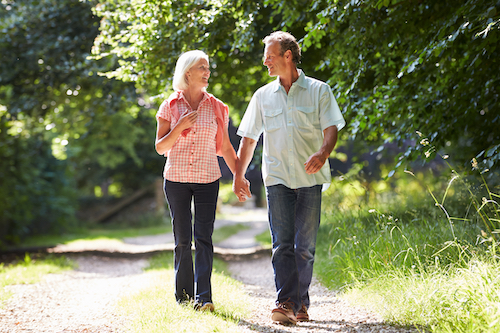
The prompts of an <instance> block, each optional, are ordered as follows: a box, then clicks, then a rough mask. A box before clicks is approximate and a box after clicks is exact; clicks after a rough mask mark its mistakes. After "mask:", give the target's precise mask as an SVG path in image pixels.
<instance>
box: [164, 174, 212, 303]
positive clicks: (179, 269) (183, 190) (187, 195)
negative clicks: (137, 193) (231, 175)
mask: <svg viewBox="0 0 500 333" xmlns="http://www.w3.org/2000/svg"><path fill="white" fill-rule="evenodd" d="M218 194H219V181H218V180H217V181H215V182H213V183H208V184H195V183H177V182H171V181H168V180H165V195H166V197H167V202H168V205H169V208H170V216H171V217H172V228H173V232H174V239H175V250H174V269H175V298H176V299H177V302H182V301H189V300H192V299H194V300H195V301H196V302H201V303H204V302H212V286H211V282H210V280H211V277H212V265H213V257H214V249H213V244H212V233H213V230H214V221H215V209H216V207H217V196H218ZM193 199H194V246H195V256H194V258H195V259H194V261H195V262H194V264H195V265H194V272H193V257H192V253H191V242H192V239H193V225H192V212H191V202H192V201H193Z"/></svg>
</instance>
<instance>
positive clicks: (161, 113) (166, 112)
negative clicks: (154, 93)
mask: <svg viewBox="0 0 500 333" xmlns="http://www.w3.org/2000/svg"><path fill="white" fill-rule="evenodd" d="M158 118H162V119H165V120H166V121H169V122H171V121H172V111H171V109H170V107H169V105H168V100H164V101H163V103H161V105H160V108H159V109H158V112H157V113H156V119H158Z"/></svg>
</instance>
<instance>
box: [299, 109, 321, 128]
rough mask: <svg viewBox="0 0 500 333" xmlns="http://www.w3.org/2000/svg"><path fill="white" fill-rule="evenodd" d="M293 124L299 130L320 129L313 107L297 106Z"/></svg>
mask: <svg viewBox="0 0 500 333" xmlns="http://www.w3.org/2000/svg"><path fill="white" fill-rule="evenodd" d="M295 124H296V125H297V126H298V127H300V128H311V126H312V127H317V128H319V127H320V124H319V119H318V113H317V112H315V108H314V106H297V111H296V112H295Z"/></svg>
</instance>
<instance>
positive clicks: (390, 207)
mask: <svg viewBox="0 0 500 333" xmlns="http://www.w3.org/2000/svg"><path fill="white" fill-rule="evenodd" d="M470 181H471V179H469V178H467V177H463V176H460V177H459V176H458V175H457V174H456V173H455V172H452V173H451V175H450V177H449V179H447V180H444V181H443V180H442V179H437V178H435V177H433V176H431V175H428V174H427V175H424V174H418V175H415V174H412V173H407V174H400V175H399V176H397V177H396V179H395V180H394V181H393V183H392V184H391V185H392V187H391V186H387V184H383V185H384V186H385V188H384V186H379V185H381V184H373V183H372V184H366V183H363V182H361V181H356V180H352V179H343V180H342V179H338V180H337V182H334V183H333V186H332V188H330V189H329V192H328V193H327V194H326V195H325V196H324V198H325V200H324V205H323V207H324V208H323V212H324V215H323V220H322V225H321V227H320V232H319V235H318V245H317V257H316V264H315V273H316V274H317V276H318V278H319V279H320V281H322V283H323V284H325V285H326V286H328V287H329V288H335V289H340V290H341V291H342V292H341V297H344V298H346V299H348V300H350V301H351V302H353V303H355V304H357V305H360V304H364V305H365V306H366V307H367V308H369V309H373V310H375V311H377V312H379V313H380V314H382V315H383V316H384V318H385V319H386V320H387V321H389V322H392V323H394V324H397V325H405V326H406V325H407V326H415V327H419V328H422V329H425V330H428V331H431V332H498V331H500V327H499V325H500V292H499V291H498V290H500V289H499V288H498V287H499V284H500V277H499V275H498V271H499V268H500V267H499V266H500V261H499V258H498V255H497V235H496V231H495V230H497V229H498V223H499V222H500V220H499V219H498V204H497V203H496V199H497V198H498V196H497V195H496V194H494V193H493V192H492V191H491V190H490V189H489V187H488V186H486V182H485V181H484V180H483V185H478V184H477V183H471V182H470ZM471 184H476V185H474V186H473V185H471ZM377 186H379V187H378V188H377Z"/></svg>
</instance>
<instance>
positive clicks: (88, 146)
mask: <svg viewBox="0 0 500 333" xmlns="http://www.w3.org/2000/svg"><path fill="white" fill-rule="evenodd" d="M0 6H1V8H2V10H1V11H0V48H1V49H2V52H1V54H0V57H1V61H0V72H1V73H2V74H1V75H0V177H1V179H2V181H1V182H0V192H1V193H2V197H5V198H7V199H6V200H5V201H4V202H3V204H0V217H1V220H0V230H1V231H2V232H1V233H0V234H1V235H2V236H1V237H0V242H3V241H8V242H11V243H12V242H17V241H18V240H19V239H20V238H22V237H24V236H26V235H29V234H32V233H34V232H37V233H38V232H42V231H43V232H53V231H57V232H61V231H63V230H64V229H65V228H67V227H71V223H70V222H71V221H72V220H73V219H74V211H75V210H76V209H77V201H76V200H75V199H76V198H75V196H76V190H79V193H78V194H79V195H81V194H82V192H83V193H84V191H86V193H92V194H93V189H94V186H95V185H96V184H98V185H100V184H101V183H103V182H108V181H109V180H110V179H112V178H113V176H114V177H115V178H116V179H117V182H119V181H122V182H123V183H124V186H123V187H124V190H123V192H124V193H125V194H126V193H127V191H131V190H134V189H137V188H140V187H141V186H143V185H144V183H143V182H144V181H146V182H149V181H151V179H152V178H153V176H152V174H153V172H152V171H151V170H152V169H155V174H159V172H160V171H158V170H161V164H162V162H163V161H162V159H161V157H159V156H158V155H157V154H156V153H155V152H154V149H153V148H152V139H151V137H152V133H154V118H152V117H151V115H150V113H148V112H146V113H145V114H142V113H141V112H140V111H141V107H142V108H145V109H146V111H147V108H148V105H146V104H145V103H143V104H142V105H141V102H140V100H139V99H138V96H137V93H136V88H135V87H134V85H133V84H130V83H123V82H121V81H114V80H109V79H106V78H104V77H101V76H99V75H98V74H97V73H98V71H100V70H105V69H107V68H109V66H111V65H112V64H113V63H114V61H115V60H114V59H107V60H106V61H100V62H96V61H91V60H89V59H87V56H88V55H89V54H90V50H91V46H92V44H93V40H94V38H95V37H96V35H97V33H98V18H97V17H96V16H94V15H93V14H92V11H91V6H92V3H90V2H85V1H79V2H78V1H76V2H75V1H53V0H43V1H34V0H32V1H16V2H14V1H2V2H1V4H0ZM146 146H147V149H144V147H146ZM130 173H133V177H131V176H130ZM13 192H14V193H13Z"/></svg>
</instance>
